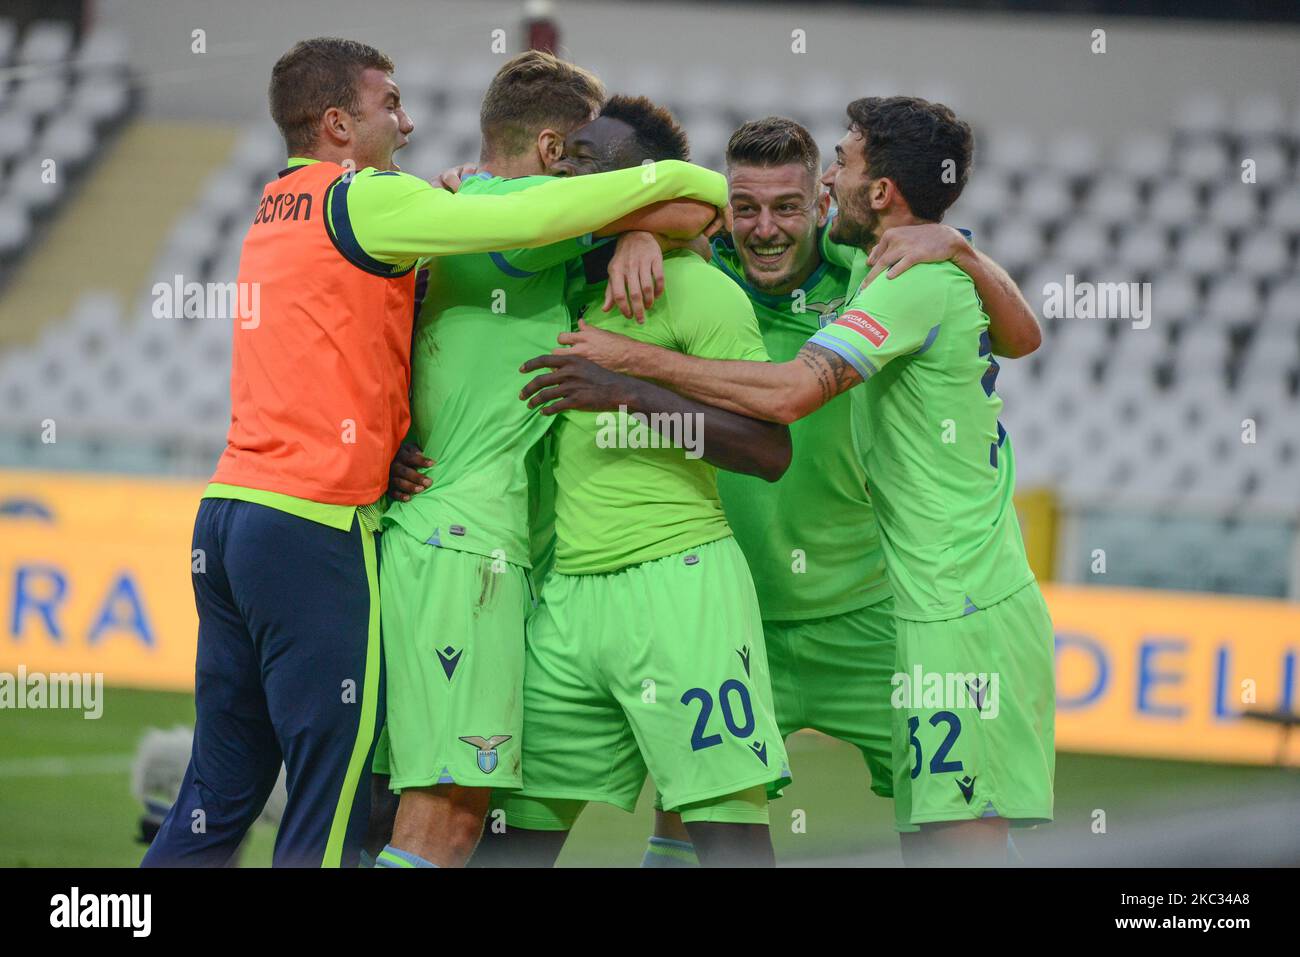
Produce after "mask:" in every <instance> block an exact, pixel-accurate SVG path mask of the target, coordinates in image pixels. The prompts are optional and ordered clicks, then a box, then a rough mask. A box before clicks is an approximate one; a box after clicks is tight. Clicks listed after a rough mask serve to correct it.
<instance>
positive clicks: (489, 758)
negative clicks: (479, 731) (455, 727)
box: [460, 734, 511, 774]
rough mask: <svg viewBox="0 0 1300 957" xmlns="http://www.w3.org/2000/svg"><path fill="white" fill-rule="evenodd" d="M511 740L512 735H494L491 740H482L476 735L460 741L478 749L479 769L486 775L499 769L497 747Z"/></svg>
mask: <svg viewBox="0 0 1300 957" xmlns="http://www.w3.org/2000/svg"><path fill="white" fill-rule="evenodd" d="M510 738H511V735H508V734H494V735H492V737H490V738H480V737H479V736H478V735H476V734H471V735H469V736H467V737H463V738H461V739H460V740H462V741H464V742H465V743H466V744H469V745H473V746H474V747H475V748H478V769H479V770H480V771H482V772H483V773H484V774H491V773H492V772H493V771H495V770H496V769H497V758H498V755H497V747H498V746H499V745H502V744H505V743H506V742H507V741H509V740H510Z"/></svg>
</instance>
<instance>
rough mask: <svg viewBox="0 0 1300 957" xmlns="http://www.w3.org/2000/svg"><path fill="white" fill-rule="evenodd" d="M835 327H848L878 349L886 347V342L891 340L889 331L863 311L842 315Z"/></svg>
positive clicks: (849, 311) (851, 311) (850, 311)
mask: <svg viewBox="0 0 1300 957" xmlns="http://www.w3.org/2000/svg"><path fill="white" fill-rule="evenodd" d="M834 325H837V326H847V327H848V328H850V329H852V330H853V331H854V332H856V333H858V334H859V335H861V336H863V337H865V338H866V340H867V341H868V342H870V343H871V344H872V345H873V346H875V347H876V348H877V349H879V348H880V347H881V346H882V345H884V344H885V340H886V339H888V338H889V330H888V329H886V328H885V327H884V326H883V325H881V324H880V323H879V322H877V321H876V320H875V319H873V318H872V317H871V316H869V315H867V314H866V313H865V312H863V311H862V310H861V309H849V310H848V311H846V312H843V313H840V317H839V318H838V319H836V320H835V322H834Z"/></svg>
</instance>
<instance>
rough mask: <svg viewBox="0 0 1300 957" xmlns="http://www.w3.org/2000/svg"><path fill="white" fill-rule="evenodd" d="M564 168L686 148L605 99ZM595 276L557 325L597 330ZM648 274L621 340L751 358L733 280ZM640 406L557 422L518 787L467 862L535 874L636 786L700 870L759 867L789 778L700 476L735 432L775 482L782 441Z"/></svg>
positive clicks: (735, 571) (713, 486)
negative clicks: (549, 531)
mask: <svg viewBox="0 0 1300 957" xmlns="http://www.w3.org/2000/svg"><path fill="white" fill-rule="evenodd" d="M565 151H566V157H567V159H568V162H567V166H568V169H569V171H571V172H574V173H583V172H589V171H598V170H601V169H609V168H619V167H630V166H637V165H639V164H640V163H642V162H643V161H644V160H647V159H655V158H657V157H661V156H668V155H673V156H678V157H684V156H685V154H686V141H685V136H684V134H683V133H682V132H681V130H680V128H678V127H677V126H676V124H675V122H674V121H673V120H672V117H671V115H670V114H668V113H667V111H665V110H662V109H661V108H657V107H655V106H654V105H653V104H651V103H649V102H648V101H647V100H645V99H644V98H637V99H632V98H627V97H615V98H613V99H611V101H610V102H609V103H608V104H607V105H606V107H605V108H604V110H603V111H602V114H601V116H600V117H599V118H598V119H597V120H595V121H594V122H592V123H591V124H589V125H588V126H586V127H584V128H583V129H581V130H580V131H578V132H577V133H575V134H574V135H573V136H572V137H570V139H569V141H568V142H567V143H566V148H565ZM603 253H604V255H602V254H603ZM607 261H608V254H607V252H606V251H601V250H598V251H596V252H593V253H591V254H588V255H587V256H586V257H584V261H583V263H582V270H581V274H580V275H579V276H578V277H577V278H578V279H580V280H584V281H583V282H582V285H581V289H580V291H579V293H578V294H577V296H576V297H575V299H574V306H573V309H574V311H575V312H576V313H577V314H579V315H581V314H584V313H585V314H587V315H591V316H592V317H593V321H596V322H602V321H603V322H611V323H612V322H614V321H615V319H614V317H602V318H596V315H597V314H598V313H599V309H598V308H597V307H598V306H599V305H600V303H601V302H602V301H603V300H604V299H605V293H606V290H605V268H604V267H605V263H606V262H607ZM663 268H664V278H665V286H666V289H667V291H666V292H665V294H664V295H663V296H662V297H660V298H659V299H658V300H657V301H656V303H655V305H654V307H653V308H652V309H651V310H649V311H648V312H647V313H646V315H645V322H644V325H641V326H637V327H635V329H634V331H633V333H632V334H634V335H637V336H638V337H641V338H643V339H644V340H645V341H647V342H654V343H657V344H659V345H661V346H665V347H667V348H671V349H677V350H681V351H683V352H686V353H690V354H694V355H701V356H712V357H717V358H723V357H732V358H751V359H760V360H766V358H767V354H766V351H765V350H764V348H763V343H762V338H761V336H760V334H759V331H758V326H757V323H756V321H755V319H754V314H753V309H752V308H751V307H750V305H749V303H748V301H747V300H746V298H745V296H744V295H743V293H742V292H741V291H740V290H739V289H738V288H737V287H736V286H735V285H734V284H733V283H732V282H730V281H729V280H728V279H727V278H726V277H724V276H722V275H720V274H719V273H718V272H717V271H716V270H713V269H712V268H710V267H709V266H708V265H707V264H706V263H705V262H704V261H703V260H702V259H701V258H699V257H698V256H697V255H696V254H695V253H693V252H691V251H689V250H677V251H674V252H670V253H669V254H668V255H667V256H665V258H664V267H663ZM618 322H619V324H620V325H621V324H622V320H621V319H618ZM628 381H629V382H633V380H628ZM633 384H634V382H633ZM638 388H639V387H638ZM658 391H659V393H660V394H661V396H662V399H661V402H662V404H657V403H652V404H650V405H649V407H647V406H646V403H644V402H641V403H640V408H631V407H630V405H631V403H627V404H626V405H627V406H629V407H625V408H624V409H621V410H620V411H619V412H617V413H606V414H601V415H596V414H590V413H574V414H566V415H563V416H561V417H560V421H559V422H558V424H557V426H556V432H555V479H556V481H555V488H556V503H555V508H556V530H557V534H558V543H557V548H556V563H555V570H554V572H553V573H552V574H551V576H550V577H549V578H548V579H547V581H546V585H545V587H544V589H543V592H542V603H541V606H540V608H539V610H538V613H537V614H536V615H535V616H534V617H533V618H532V619H530V621H529V625H528V660H527V666H526V669H525V678H524V743H523V772H524V787H523V789H522V790H521V791H518V792H513V793H509V794H506V795H503V796H502V802H501V807H502V808H503V809H504V811H505V822H506V829H505V831H504V833H501V834H497V833H495V832H494V831H493V832H490V833H489V834H487V835H485V837H484V840H483V843H482V845H481V846H480V849H479V852H478V854H477V855H476V857H475V862H476V863H478V864H484V865H497V866H501V865H509V864H534V865H536V864H549V863H552V862H553V861H554V860H555V858H556V856H557V855H558V854H559V852H560V849H561V847H562V846H563V843H564V840H565V838H566V837H567V834H568V832H569V830H570V829H571V828H572V826H573V824H574V822H575V820H576V819H577V817H578V815H579V814H580V812H581V811H582V809H583V807H585V805H586V803H587V802H589V801H593V800H596V801H603V802H606V803H609V804H613V805H615V806H617V807H622V808H624V809H626V810H629V811H630V810H632V809H633V808H634V806H635V802H636V799H637V796H638V794H639V793H640V791H641V788H642V785H643V783H644V781H645V776H646V772H647V770H649V772H650V774H651V775H652V776H653V778H654V780H655V782H656V784H657V786H658V788H659V790H660V791H661V792H662V794H663V802H664V804H665V806H666V807H668V808H670V809H673V810H678V811H680V812H681V813H682V816H683V819H684V820H685V822H686V827H687V828H688V829H689V831H690V833H691V835H692V837H693V838H694V840H695V843H696V846H697V847H698V848H699V851H700V857H701V860H702V861H703V862H704V863H705V864H706V865H727V864H731V865H770V864H771V863H772V850H771V839H770V836H769V834H768V828H767V823H768V822H767V807H766V805H767V796H766V788H767V786H768V785H769V784H771V783H776V782H783V781H785V780H786V779H787V775H788V771H787V767H786V758H785V751H784V746H783V744H782V742H781V738H780V735H779V733H778V730H777V727H776V723H775V719H774V715H773V711H772V702H771V687H770V681H769V676H768V669H767V660H766V655H765V652H764V648H763V640H762V631H761V626H760V613H759V608H758V602H757V597H756V595H755V593H754V586H753V582H752V579H751V577H750V574H749V569H748V567H747V566H746V564H745V560H744V556H743V555H742V554H741V552H740V549H739V547H738V546H737V545H736V543H735V540H734V538H733V537H732V534H731V529H730V527H729V526H728V525H727V521H726V517H725V515H724V514H723V510H722V506H721V502H720V501H719V498H718V492H717V479H716V469H715V467H714V466H715V464H721V465H728V464H729V463H728V462H727V461H725V459H726V458H727V456H726V455H725V454H721V453H722V450H723V449H724V448H725V446H726V444H727V443H728V442H729V441H730V437H731V436H732V435H733V434H737V433H736V432H735V430H736V428H737V427H738V428H739V429H741V430H744V431H748V432H749V433H750V437H749V438H748V439H747V440H745V441H744V442H741V443H738V444H736V447H737V448H742V449H743V448H744V447H745V446H746V445H748V446H749V448H750V449H751V450H753V453H754V454H759V453H761V448H762V447H763V446H766V447H768V448H771V449H774V450H775V451H776V452H777V453H779V454H780V455H781V456H783V459H784V460H783V461H781V462H780V464H779V467H777V468H775V469H773V468H770V467H769V468H763V467H761V463H757V462H756V463H754V464H753V465H752V466H751V470H752V471H754V472H757V473H760V474H763V475H764V477H767V478H769V479H773V478H777V477H779V475H780V474H781V472H782V471H784V468H785V465H786V463H788V455H789V447H788V444H787V442H788V434H776V433H771V432H769V431H767V429H766V427H765V426H762V425H761V424H760V423H757V422H753V421H751V420H744V419H741V418H740V417H737V416H732V415H730V414H720V413H718V412H717V410H708V411H707V412H700V411H698V410H700V407H699V406H698V405H695V404H694V403H689V404H687V405H683V404H682V403H684V402H686V400H683V399H681V398H680V397H679V396H676V395H674V394H672V393H669V392H667V391H666V390H658ZM521 404H522V403H521ZM620 404H623V403H620ZM651 409H654V410H655V411H653V412H650V410H651ZM647 412H650V414H649V415H646V413H647ZM665 413H666V414H665ZM664 420H668V422H665V421H664ZM656 421H658V426H656V424H655V423H656ZM656 427H658V428H659V429H660V430H661V431H662V432H663V434H664V435H665V436H667V435H672V437H673V438H674V439H675V441H674V442H673V443H672V444H671V445H670V444H669V443H667V442H662V441H659V440H658V439H659V438H660V436H659V435H658V434H657V433H655V432H654V431H653V430H654V429H655V428H656ZM756 427H757V431H755V428H756ZM735 465H736V463H730V466H729V467H735Z"/></svg>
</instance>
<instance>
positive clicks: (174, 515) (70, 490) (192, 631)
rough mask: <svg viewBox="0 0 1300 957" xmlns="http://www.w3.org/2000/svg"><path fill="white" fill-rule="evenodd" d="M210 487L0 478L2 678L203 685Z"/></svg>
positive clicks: (44, 476) (57, 476) (62, 477)
mask: <svg viewBox="0 0 1300 957" xmlns="http://www.w3.org/2000/svg"><path fill="white" fill-rule="evenodd" d="M203 488H204V483H203V482H169V481H165V480H160V479H147V480H145V479H131V478H121V477H117V476H113V477H108V476H87V475H70V474H67V473H47V472H0V614H3V616H4V619H3V620H4V629H3V631H2V632H0V671H6V672H10V673H14V672H15V671H16V669H17V667H18V666H19V665H25V666H26V668H27V671H28V672H38V671H39V672H74V671H76V672H95V673H103V675H104V683H105V684H107V685H123V686H128V687H142V688H168V689H175V690H177V691H190V690H192V689H193V688H194V647H195V636H196V634H197V627H198V619H197V617H196V615H195V611H194V592H193V589H192V587H191V585H190V562H191V556H190V536H191V532H192V530H193V527H194V513H195V511H196V510H197V508H198V504H199V497H200V496H201V495H202V494H203Z"/></svg>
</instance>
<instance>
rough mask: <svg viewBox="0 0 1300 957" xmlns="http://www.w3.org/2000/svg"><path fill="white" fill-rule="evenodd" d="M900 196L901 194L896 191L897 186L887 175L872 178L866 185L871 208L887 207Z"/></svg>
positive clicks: (901, 196)
mask: <svg viewBox="0 0 1300 957" xmlns="http://www.w3.org/2000/svg"><path fill="white" fill-rule="evenodd" d="M902 198H903V194H902V193H900V192H899V191H898V187H897V186H896V185H894V181H893V180H892V179H890V178H889V177H888V176H882V177H880V179H876V180H872V181H871V182H870V183H869V184H868V185H867V200H868V201H869V202H870V203H871V208H872V209H887V208H888V207H889V206H891V205H892V204H893V203H895V202H896V201H899V200H901V199H902Z"/></svg>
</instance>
